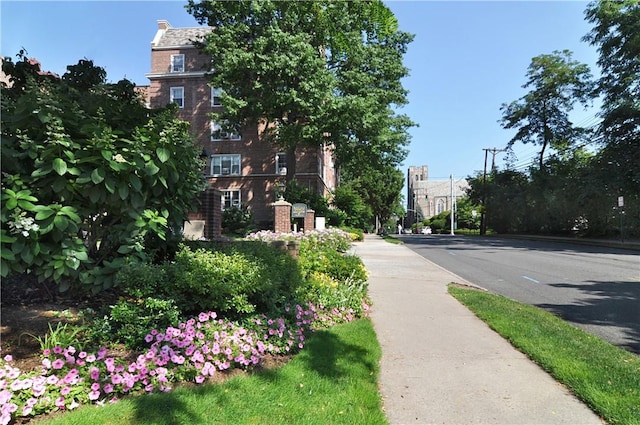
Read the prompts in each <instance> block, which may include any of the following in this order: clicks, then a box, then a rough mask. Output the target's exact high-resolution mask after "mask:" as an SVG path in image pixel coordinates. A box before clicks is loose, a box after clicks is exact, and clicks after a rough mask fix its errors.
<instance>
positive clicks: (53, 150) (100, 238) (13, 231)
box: [1, 53, 202, 290]
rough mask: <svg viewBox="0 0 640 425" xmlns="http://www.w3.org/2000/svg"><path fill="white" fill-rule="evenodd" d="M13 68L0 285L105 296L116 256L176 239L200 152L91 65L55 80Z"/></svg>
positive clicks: (6, 95) (165, 118)
mask: <svg viewBox="0 0 640 425" xmlns="http://www.w3.org/2000/svg"><path fill="white" fill-rule="evenodd" d="M19 58H20V60H19V61H18V62H15V63H14V62H13V61H12V60H10V59H5V60H4V61H3V71H4V72H5V73H6V74H7V75H8V76H9V78H10V81H9V85H3V86H2V92H3V96H2V165H3V167H2V168H3V169H2V208H1V218H2V230H1V236H2V276H3V277H6V276H7V275H8V274H9V273H11V272H30V273H33V274H35V275H37V277H38V278H39V279H41V280H45V279H52V280H54V281H56V282H57V283H58V284H59V289H61V290H64V289H67V288H69V287H71V286H73V285H74V284H77V283H80V282H81V283H83V284H85V285H86V286H85V288H86V287H91V288H92V289H94V290H99V289H102V288H105V287H109V286H110V285H111V284H112V282H113V280H112V278H113V275H114V273H115V272H116V271H117V270H118V268H119V267H120V266H121V265H122V264H123V263H124V261H125V258H126V257H128V258H134V257H137V258H139V259H143V258H144V254H145V248H148V243H149V241H150V240H152V239H158V238H159V239H164V238H165V237H166V235H167V234H169V233H174V232H177V231H178V230H179V227H180V225H181V224H182V221H183V219H184V217H185V215H186V213H187V211H188V210H189V208H190V207H191V203H192V201H193V200H194V199H195V198H196V197H197V194H198V193H199V191H200V190H201V188H202V175H201V167H200V160H199V158H198V154H199V152H198V150H197V149H196V148H195V146H194V144H193V141H192V139H191V138H190V136H189V133H188V128H187V124H186V123H184V122H182V121H178V120H176V119H175V118H174V114H173V111H171V110H163V111H157V112H153V113H152V111H149V110H147V109H146V108H145V107H144V104H143V103H142V101H141V99H140V97H139V96H138V94H137V93H136V92H135V90H134V85H133V84H132V83H130V82H129V81H126V80H122V81H119V82H117V83H114V84H111V83H107V82H106V72H105V71H104V70H103V69H102V68H100V67H96V66H94V65H93V63H92V62H91V61H88V60H81V61H80V62H78V64H77V65H72V66H69V67H68V72H67V73H65V74H64V75H63V76H62V77H61V78H59V77H58V76H56V75H52V74H50V73H46V72H43V71H42V70H41V69H40V65H39V64H38V63H37V62H36V61H34V60H32V59H28V58H27V57H26V55H25V54H24V53H22V54H21V55H19Z"/></svg>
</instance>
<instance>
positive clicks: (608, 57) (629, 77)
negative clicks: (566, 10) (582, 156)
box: [585, 0, 640, 201]
mask: <svg viewBox="0 0 640 425" xmlns="http://www.w3.org/2000/svg"><path fill="white" fill-rule="evenodd" d="M586 19H587V20H588V21H589V22H590V23H592V24H594V27H593V29H592V30H591V32H589V34H587V35H586V36H585V40H586V41H588V42H590V43H591V44H592V45H594V46H597V47H598V52H599V54H600V57H599V59H598V65H599V66H600V68H601V70H602V77H601V78H600V80H599V82H598V85H599V89H600V93H601V94H602V97H603V102H602V111H601V113H600V115H601V117H602V122H601V124H600V127H599V135H600V136H601V137H602V140H603V142H604V146H603V149H602V151H601V152H600V156H599V162H598V164H599V166H598V168H600V169H602V167H606V168H607V169H606V170H605V171H606V173H604V174H605V175H607V176H609V180H610V183H611V184H612V185H615V186H617V189H619V190H622V192H623V193H625V194H626V195H627V196H628V197H629V198H632V197H635V200H636V201H637V200H638V194H639V193H640V3H639V2H638V1H637V0H612V1H599V2H593V3H591V4H589V6H588V7H587V10H586ZM613 180H615V181H613Z"/></svg>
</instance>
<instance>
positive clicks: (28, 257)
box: [20, 249, 33, 264]
mask: <svg viewBox="0 0 640 425" xmlns="http://www.w3.org/2000/svg"><path fill="white" fill-rule="evenodd" d="M20 258H22V261H24V262H25V263H27V264H31V263H32V262H33V253H32V252H31V250H29V249H25V250H23V251H22V252H21V253H20Z"/></svg>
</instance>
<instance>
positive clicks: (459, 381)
mask: <svg viewBox="0 0 640 425" xmlns="http://www.w3.org/2000/svg"><path fill="white" fill-rule="evenodd" d="M353 252H354V253H355V254H356V255H358V256H359V257H360V258H361V259H362V261H363V262H364V264H365V266H366V268H367V270H368V272H369V293H370V295H371V298H372V300H373V308H372V314H371V317H372V320H373V325H374V328H375V330H376V334H377V335H378V339H379V341H380V344H381V346H382V360H381V365H380V391H381V394H382V397H383V406H384V409H385V412H386V415H387V418H388V419H389V423H390V424H391V425H407V424H455V425H468V424H499V425H516V424H531V425H541V424H571V425H590V424H593V425H598V424H602V423H603V422H602V421H601V420H600V419H599V417H598V416H597V415H595V414H594V413H593V412H592V411H591V410H590V409H589V408H588V407H586V406H585V405H584V404H583V403H581V402H580V401H579V400H577V399H576V398H575V397H574V396H573V395H572V394H571V393H570V392H569V391H568V390H567V389H565V388H564V387H563V386H562V385H560V384H558V383H557V382H556V381H555V380H554V379H553V378H551V377H550V376H549V375H548V374H547V373H546V372H544V371H543V370H542V369H541V368H540V367H538V366H537V365H536V364H534V363H533V362H532V361H531V360H529V359H528V358H527V357H526V356H524V355H523V354H522V353H520V352H519V351H517V350H516V349H514V348H513V347H512V346H511V345H510V344H509V343H508V342H507V341H505V340H504V339H503V338H502V337H500V336H499V335H498V334H497V333H495V332H494V331H492V330H491V329H490V328H489V327H488V326H487V325H486V324H485V323H484V322H482V321H481V320H480V319H478V318H476V317H475V316H474V315H473V314H472V313H471V312H470V311H469V310H468V309H467V308H466V307H464V306H463V305H462V304H460V303H459V302H458V301H457V300H456V299H454V298H453V297H452V296H450V295H449V294H448V293H447V284H448V283H450V282H458V283H467V282H465V281H464V280H463V279H462V278H460V277H458V276H456V275H455V274H453V273H450V272H449V271H447V270H444V269H442V268H440V267H439V266H437V265H435V264H434V263H432V262H430V261H427V260H426V259H424V258H423V257H421V256H420V255H418V254H416V253H414V252H413V251H411V250H410V249H409V248H407V247H405V246H403V245H394V244H390V243H388V242H385V241H384V240H383V239H382V238H380V237H379V236H375V235H367V236H366V238H365V241H364V242H361V243H356V244H355V246H354V248H353Z"/></svg>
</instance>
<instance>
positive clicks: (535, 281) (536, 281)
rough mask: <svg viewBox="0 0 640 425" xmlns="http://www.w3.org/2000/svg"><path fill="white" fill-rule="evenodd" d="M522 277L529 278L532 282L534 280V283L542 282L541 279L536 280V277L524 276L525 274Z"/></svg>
mask: <svg viewBox="0 0 640 425" xmlns="http://www.w3.org/2000/svg"><path fill="white" fill-rule="evenodd" d="M522 277H523V278H525V279H527V280H530V281H531V282H533V283H540V281H539V280H535V279H534V278H532V277H529V276H524V275H523V276H522Z"/></svg>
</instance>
